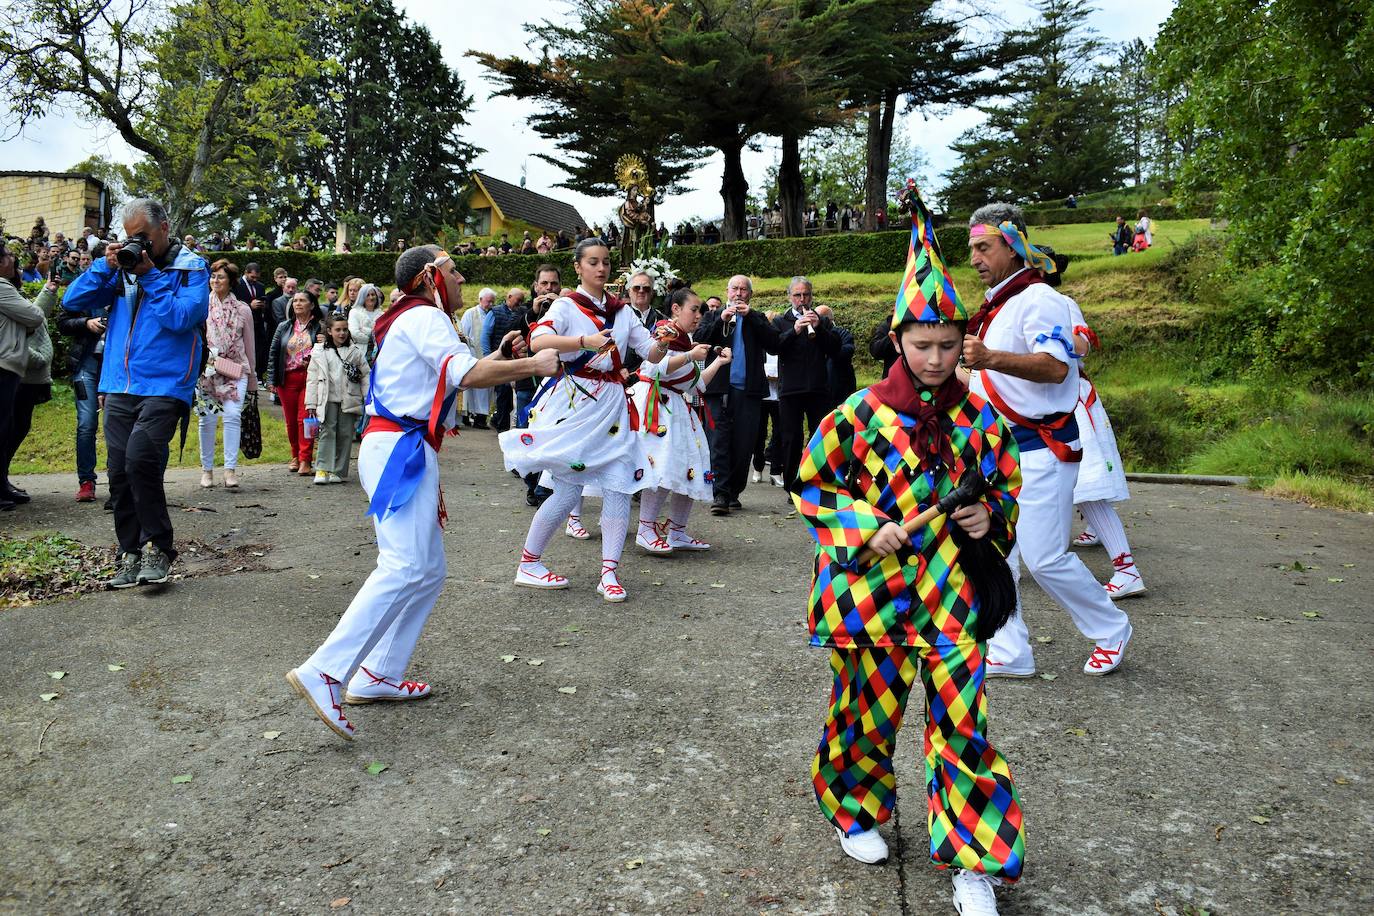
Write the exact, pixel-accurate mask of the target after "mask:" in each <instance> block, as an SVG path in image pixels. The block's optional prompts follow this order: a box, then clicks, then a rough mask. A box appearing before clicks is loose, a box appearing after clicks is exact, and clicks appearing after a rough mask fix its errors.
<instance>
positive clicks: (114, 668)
mask: <svg viewBox="0 0 1374 916" xmlns="http://www.w3.org/2000/svg"><path fill="white" fill-rule="evenodd" d="M105 670H106V671H123V670H124V666H123V665H106V666H105Z"/></svg>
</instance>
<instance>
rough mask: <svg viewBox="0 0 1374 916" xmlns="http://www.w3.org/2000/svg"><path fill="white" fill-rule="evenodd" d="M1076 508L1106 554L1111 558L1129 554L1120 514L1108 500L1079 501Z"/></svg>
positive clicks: (1124, 528) (1128, 545)
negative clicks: (1100, 542) (1105, 550)
mask: <svg viewBox="0 0 1374 916" xmlns="http://www.w3.org/2000/svg"><path fill="white" fill-rule="evenodd" d="M1077 508H1078V511H1079V512H1081V513H1082V515H1083V521H1085V522H1087V523H1088V529H1089V530H1090V531H1092V532H1093V533H1094V534H1096V535H1097V536H1098V538H1099V539H1100V540H1101V541H1102V546H1103V547H1105V548H1106V549H1107V556H1109V557H1111V558H1112V559H1113V560H1115V559H1116V558H1117V557H1119V556H1121V555H1122V554H1125V555H1127V556H1130V553H1131V545H1130V543H1129V542H1128V541H1127V540H1126V527H1125V526H1124V525H1122V524H1121V516H1119V515H1117V514H1116V508H1115V507H1114V506H1113V505H1112V504H1111V503H1110V502H1108V501H1107V500H1105V499H1097V500H1093V501H1092V502H1089V503H1079V504H1078V506H1077Z"/></svg>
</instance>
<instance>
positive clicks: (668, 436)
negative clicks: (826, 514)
mask: <svg viewBox="0 0 1374 916" xmlns="http://www.w3.org/2000/svg"><path fill="white" fill-rule="evenodd" d="M668 309H669V314H670V315H671V316H672V317H671V318H669V319H668V320H666V321H660V322H659V323H658V324H657V325H655V326H654V337H655V338H656V339H659V340H663V341H665V342H666V343H667V345H668V350H669V351H670V353H669V355H668V356H667V357H665V358H664V359H663V361H662V362H660V363H657V364H655V365H650V364H649V363H645V364H644V365H643V366H641V367H640V369H639V381H638V382H637V383H636V384H635V387H634V390H633V395H634V400H635V404H636V405H637V406H638V408H639V415H640V416H641V417H642V418H643V422H642V423H641V430H642V433H643V439H644V451H645V460H646V461H647V462H648V465H649V466H648V468H647V470H646V471H645V475H644V483H645V489H644V492H643V493H641V494H640V497H639V531H638V532H637V533H636V534H635V543H636V544H638V545H639V546H640V547H641V548H643V549H644V550H646V551H648V552H649V553H652V554H657V555H660V556H663V555H666V554H670V553H672V552H673V551H674V550H710V549H711V545H710V544H708V543H706V542H705V541H700V540H697V539H696V538H694V537H692V536H691V535H689V534H688V533H687V517H688V516H689V515H690V514H691V511H692V501H693V500H697V499H704V500H709V499H711V496H712V485H713V480H714V478H713V475H712V472H711V448H710V446H709V445H708V444H707V441H706V422H705V417H704V412H703V411H702V399H701V392H703V391H704V390H705V389H706V385H707V384H708V383H709V382H710V381H711V379H712V377H714V376H715V374H716V372H718V371H719V370H720V367H721V366H726V365H729V363H730V351H729V349H722V350H721V351H720V355H719V356H718V358H717V359H716V361H715V362H713V363H711V365H710V366H708V367H706V368H705V369H704V370H703V369H702V368H701V362H702V361H703V360H705V359H706V357H707V355H708V354H709V352H710V347H709V346H707V345H706V344H693V343H692V338H691V333H692V332H693V331H695V330H696V329H697V325H699V324H700V323H701V315H702V312H704V311H705V306H703V305H702V302H701V297H700V296H698V295H697V294H696V293H694V292H693V291H692V290H691V289H690V288H683V289H679V290H677V291H676V292H674V293H673V295H672V296H671V297H670V298H669V300H668ZM670 497H671V500H670V499H669V498H670ZM665 501H667V502H668V520H667V521H666V522H664V523H663V524H659V521H658V514H659V512H660V511H661V510H662V509H663V503H664V502H665Z"/></svg>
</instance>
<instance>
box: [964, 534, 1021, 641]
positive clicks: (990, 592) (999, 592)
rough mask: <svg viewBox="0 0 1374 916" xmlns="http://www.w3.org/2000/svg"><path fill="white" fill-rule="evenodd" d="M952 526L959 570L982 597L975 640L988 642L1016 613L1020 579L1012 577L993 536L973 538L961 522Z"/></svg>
mask: <svg viewBox="0 0 1374 916" xmlns="http://www.w3.org/2000/svg"><path fill="white" fill-rule="evenodd" d="M994 524H996V522H995V520H994ZM949 526H950V535H951V536H952V537H953V538H954V543H955V545H956V546H958V548H959V567H960V568H961V569H962V570H963V571H964V576H965V577H967V578H968V581H969V583H970V584H971V585H972V586H973V591H974V592H975V593H976V594H977V595H978V626H977V628H976V630H977V631H976V632H975V633H974V638H976V639H977V640H978V641H979V642H987V641H988V640H989V639H991V638H992V636H993V634H994V633H996V632H997V631H998V630H1000V629H1002V627H1003V626H1005V625H1006V622H1007V621H1008V620H1010V619H1011V615H1012V614H1014V613H1016V580H1014V579H1013V578H1012V577H1011V567H1010V566H1008V565H1007V558H1006V557H1004V556H1002V553H1001V551H999V550H998V549H997V547H996V546H995V545H994V544H993V543H992V537H991V534H990V533H989V534H987V535H984V536H983V537H980V538H973V537H969V534H968V532H967V531H965V530H964V529H963V528H960V527H959V524H958V523H957V522H954V521H951V522H950V523H949Z"/></svg>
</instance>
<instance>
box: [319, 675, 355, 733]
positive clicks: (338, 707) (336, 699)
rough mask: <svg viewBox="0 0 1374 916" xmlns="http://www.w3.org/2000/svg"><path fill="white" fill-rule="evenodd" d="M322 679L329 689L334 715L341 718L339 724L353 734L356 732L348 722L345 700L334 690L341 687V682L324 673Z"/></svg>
mask: <svg viewBox="0 0 1374 916" xmlns="http://www.w3.org/2000/svg"><path fill="white" fill-rule="evenodd" d="M320 677H321V678H322V679H323V680H324V683H325V686H326V687H328V688H329V705H330V706H331V707H332V708H333V709H334V715H336V716H338V717H339V724H340V725H342V726H343V727H344V728H346V729H348V733H349V734H352V733H353V731H354V728H353V723H352V722H350V721H348V717H347V716H345V715H344V712H343V700H342V698H341V697H340V696H339V694H338V693H337V692H336V691H335V690H334V688H335V687H338V686H339V683H340V682H339V681H337V680H335V679H334V678H332V677H330V676H329V675H327V674H325V673H324V672H323V671H321V672H320Z"/></svg>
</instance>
